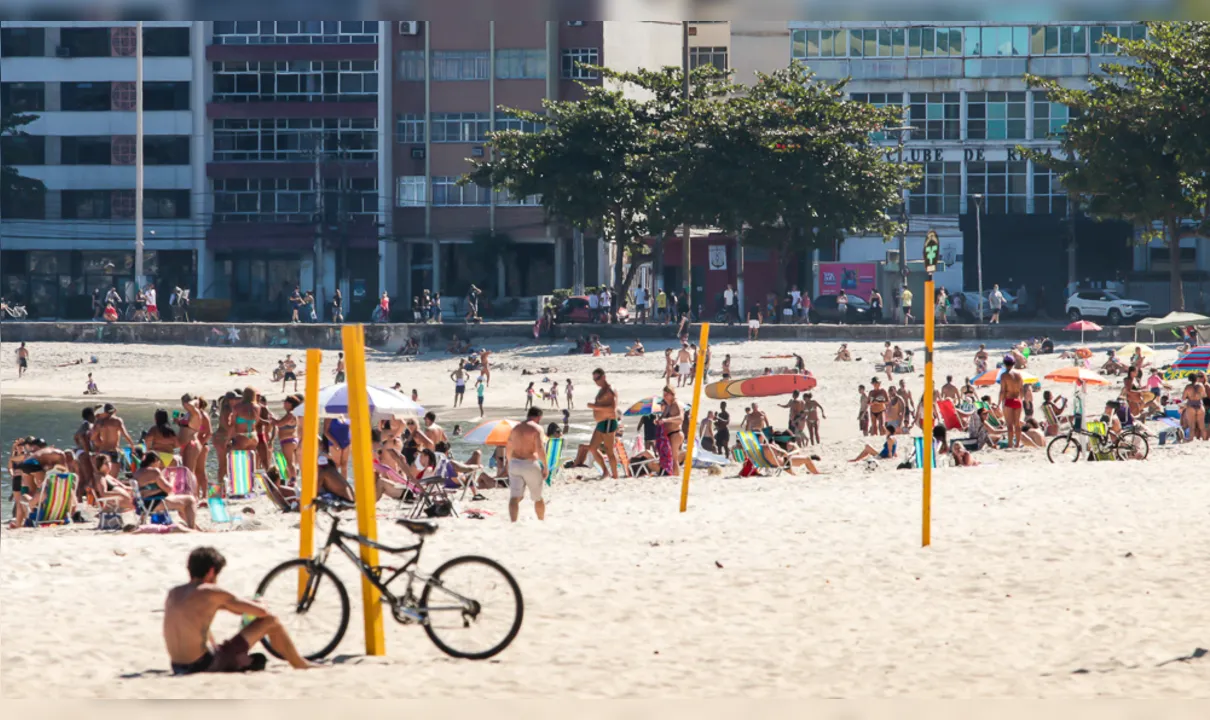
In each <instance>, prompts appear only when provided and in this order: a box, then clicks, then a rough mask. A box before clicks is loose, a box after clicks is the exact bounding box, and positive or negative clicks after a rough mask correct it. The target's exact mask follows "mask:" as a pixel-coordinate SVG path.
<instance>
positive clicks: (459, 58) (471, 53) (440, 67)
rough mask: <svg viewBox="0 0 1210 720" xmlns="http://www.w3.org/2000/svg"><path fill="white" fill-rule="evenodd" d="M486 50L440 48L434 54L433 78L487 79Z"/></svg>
mask: <svg viewBox="0 0 1210 720" xmlns="http://www.w3.org/2000/svg"><path fill="white" fill-rule="evenodd" d="M487 66H488V57H487V51H486V50H438V51H436V52H434V53H433V54H432V70H433V80H486V79H487V76H488V72H487Z"/></svg>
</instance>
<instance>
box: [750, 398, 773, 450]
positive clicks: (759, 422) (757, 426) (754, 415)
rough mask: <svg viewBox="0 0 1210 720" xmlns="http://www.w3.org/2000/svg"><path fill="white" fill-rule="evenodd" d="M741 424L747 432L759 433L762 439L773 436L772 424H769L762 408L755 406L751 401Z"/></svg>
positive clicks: (769, 438) (765, 439)
mask: <svg viewBox="0 0 1210 720" xmlns="http://www.w3.org/2000/svg"><path fill="white" fill-rule="evenodd" d="M743 426H744V429H745V430H747V431H748V432H753V433H757V434H758V435H760V436H761V437H762V438H763V439H764V441H768V440H771V439H772V438H773V426H772V425H770V424H769V416H768V415H766V414H765V411H764V410H761V409H760V408H759V407H757V406H756V403H752V408H751V409H750V410H749V411H748V414H747V415H745V416H744V422H743Z"/></svg>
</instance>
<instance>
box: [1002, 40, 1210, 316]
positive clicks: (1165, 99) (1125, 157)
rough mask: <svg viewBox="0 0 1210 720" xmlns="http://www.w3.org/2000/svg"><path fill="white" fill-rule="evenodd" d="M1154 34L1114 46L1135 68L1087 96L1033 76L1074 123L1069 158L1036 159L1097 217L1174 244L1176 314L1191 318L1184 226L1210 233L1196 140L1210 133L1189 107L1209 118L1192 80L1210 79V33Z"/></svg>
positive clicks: (1066, 144)
mask: <svg viewBox="0 0 1210 720" xmlns="http://www.w3.org/2000/svg"><path fill="white" fill-rule="evenodd" d="M1147 26H1148V35H1149V37H1148V39H1147V40H1122V39H1116V38H1110V39H1109V40H1108V42H1110V43H1113V44H1115V45H1117V46H1118V51H1119V53H1120V54H1121V55H1123V56H1125V57H1126V58H1127V61H1126V62H1106V63H1104V64H1103V65H1102V69H1103V71H1104V74H1103V75H1094V76H1092V77H1091V78H1089V83H1090V87H1089V88H1088V89H1087V90H1083V89H1072V88H1065V87H1062V86H1061V85H1060V84H1059V83H1058V82H1057V81H1055V80H1048V79H1045V78H1040V77H1036V76H1026V80H1027V82H1028V83H1029V85H1030V86H1031V87H1033V88H1041V89H1044V90H1046V91H1047V93H1048V94H1049V96H1050V99H1051V100H1052V101H1055V102H1059V103H1062V104H1064V105H1066V106H1067V107H1068V109H1069V111H1070V115H1071V119H1070V120H1069V121H1068V123H1067V127H1066V128H1065V129H1064V132H1063V133H1062V135H1061V139H1060V150H1061V154H1062V156H1063V157H1058V156H1053V155H1050V154H1048V153H1044V152H1039V151H1036V150H1035V151H1030V152H1028V153H1027V154H1028V155H1029V157H1031V159H1033V160H1034V162H1035V163H1038V164H1040V165H1042V166H1044V167H1047V168H1050V169H1051V170H1053V171H1055V172H1056V173H1057V174H1058V176H1059V180H1060V182H1062V183H1063V185H1064V187H1066V188H1067V189H1068V190H1069V191H1070V192H1072V193H1075V194H1078V195H1079V196H1081V199H1082V202H1083V205H1084V207H1085V208H1086V209H1087V210H1088V211H1089V213H1090V214H1091V215H1093V216H1094V217H1098V218H1117V219H1122V220H1126V221H1128V222H1130V223H1132V224H1134V225H1135V226H1136V227H1140V228H1141V229H1142V235H1143V238H1144V239H1147V240H1150V239H1153V238H1156V237H1165V238H1166V242H1167V244H1168V250H1169V254H1170V270H1169V281H1170V285H1171V289H1170V293H1171V304H1172V309H1173V310H1183V309H1184V308H1185V302H1184V290H1183V287H1182V283H1181V265H1180V236H1181V226H1182V223H1183V221H1184V220H1187V219H1194V220H1197V221H1198V222H1199V223H1203V224H1204V222H1205V220H1206V202H1207V175H1206V172H1207V170H1210V151H1208V150H1207V146H1206V142H1207V141H1206V139H1205V138H1204V137H1190V136H1188V135H1187V134H1188V133H1189V132H1191V131H1194V130H1196V129H1198V128H1201V130H1202V131H1204V130H1205V129H1206V128H1205V124H1206V118H1205V117H1204V116H1203V117H1195V116H1194V114H1195V113H1194V111H1191V110H1190V107H1191V106H1196V107H1198V108H1200V109H1201V110H1200V111H1201V112H1202V113H1206V112H1207V111H1208V110H1210V107H1208V105H1210V98H1208V95H1207V88H1206V87H1205V86H1204V80H1203V81H1202V82H1201V86H1200V87H1198V83H1197V82H1195V81H1194V80H1193V79H1192V78H1191V74H1193V73H1198V74H1202V76H1203V77H1204V70H1205V68H1206V67H1207V62H1208V61H1210V35H1208V34H1207V31H1206V23H1147ZM1157 225H1158V226H1159V227H1160V229H1158V230H1157V229H1156V226H1157Z"/></svg>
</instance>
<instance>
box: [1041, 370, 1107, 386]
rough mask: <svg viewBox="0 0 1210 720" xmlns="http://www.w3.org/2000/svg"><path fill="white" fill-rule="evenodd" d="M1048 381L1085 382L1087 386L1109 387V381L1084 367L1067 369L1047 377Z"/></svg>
mask: <svg viewBox="0 0 1210 720" xmlns="http://www.w3.org/2000/svg"><path fill="white" fill-rule="evenodd" d="M1046 379H1047V380H1054V381H1055V382H1066V383H1074V382H1081V381H1082V382H1083V383H1084V384H1085V385H1108V384H1109V381H1108V380H1106V379H1105V378H1103V377H1101V376H1100V375H1098V374H1096V373H1094V372H1093V371H1091V370H1085V369H1084V368H1082V367H1065V368H1062V369H1060V370H1055V371H1054V372H1052V373H1049V374H1047V375H1046Z"/></svg>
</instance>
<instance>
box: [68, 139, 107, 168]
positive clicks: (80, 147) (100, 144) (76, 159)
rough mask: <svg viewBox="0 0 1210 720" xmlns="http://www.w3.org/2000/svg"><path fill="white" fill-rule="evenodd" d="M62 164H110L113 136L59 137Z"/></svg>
mask: <svg viewBox="0 0 1210 720" xmlns="http://www.w3.org/2000/svg"><path fill="white" fill-rule="evenodd" d="M60 148H61V150H60V153H61V155H60V160H59V162H60V164H62V165H112V164H113V150H112V148H113V138H112V137H111V136H109V135H103V136H96V137H88V136H66V137H63V138H61V139H60Z"/></svg>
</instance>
